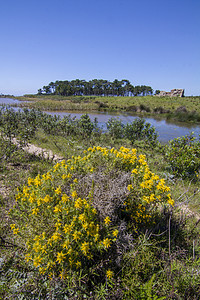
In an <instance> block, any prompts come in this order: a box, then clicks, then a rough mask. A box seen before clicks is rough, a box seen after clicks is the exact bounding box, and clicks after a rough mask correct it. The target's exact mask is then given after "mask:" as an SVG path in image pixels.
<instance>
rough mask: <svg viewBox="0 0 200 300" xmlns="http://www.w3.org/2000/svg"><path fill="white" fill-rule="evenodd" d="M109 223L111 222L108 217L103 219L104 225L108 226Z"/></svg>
mask: <svg viewBox="0 0 200 300" xmlns="http://www.w3.org/2000/svg"><path fill="white" fill-rule="evenodd" d="M110 222H111V220H110V218H109V217H106V218H105V219H104V223H105V224H106V225H109V224H110Z"/></svg>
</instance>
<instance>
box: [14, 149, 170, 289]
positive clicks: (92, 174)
mask: <svg viewBox="0 0 200 300" xmlns="http://www.w3.org/2000/svg"><path fill="white" fill-rule="evenodd" d="M173 204H174V201H173V200H172V198H171V194H170V188H169V187H168V186H166V185H165V181H164V180H163V179H160V178H159V176H157V175H155V174H154V173H152V172H151V171H150V169H149V167H148V164H147V162H146V158H145V156H144V155H139V156H138V157H137V151H136V149H127V148H124V147H121V148H120V150H116V149H114V148H112V149H108V148H101V147H93V148H88V150H87V151H85V155H84V156H83V157H80V156H79V157H72V158H71V159H69V160H68V161H67V162H65V161H62V162H60V163H57V164H56V165H55V166H54V167H53V169H52V170H51V171H49V172H47V173H46V174H44V175H42V176H41V175H38V176H37V177H36V178H34V179H32V178H29V179H28V185H27V186H24V187H22V188H21V190H20V191H19V192H18V194H17V196H16V203H15V206H14V207H13V209H12V210H11V212H10V213H11V216H12V218H13V220H14V223H13V224H11V229H12V232H13V234H14V235H15V237H16V239H17V240H18V242H19V243H20V244H23V245H24V248H25V252H26V260H27V261H29V262H30V263H31V264H32V265H33V266H34V267H35V268H37V269H38V270H39V272H40V273H41V274H48V276H49V277H50V278H55V277H56V278H57V277H60V278H62V279H64V278H68V279H69V278H72V276H75V274H77V278H78V276H80V274H82V276H86V275H87V279H85V281H84V288H86V287H87V288H88V289H90V288H91V284H92V283H91V282H93V283H94V284H96V282H97V281H96V279H95V278H98V276H101V282H102V280H103V279H102V278H105V279H106V278H107V280H108V281H109V280H111V279H112V278H113V277H114V276H115V275H114V274H115V272H116V270H117V269H118V268H119V267H120V263H121V257H122V255H123V253H124V251H126V250H127V249H130V248H131V244H132V242H133V235H134V232H135V233H137V232H139V231H144V230H146V228H147V227H149V226H152V224H153V222H154V221H155V218H154V217H155V216H156V212H157V210H158V208H159V212H160V211H161V207H170V206H172V205H173ZM91 280H92V281H91Z"/></svg>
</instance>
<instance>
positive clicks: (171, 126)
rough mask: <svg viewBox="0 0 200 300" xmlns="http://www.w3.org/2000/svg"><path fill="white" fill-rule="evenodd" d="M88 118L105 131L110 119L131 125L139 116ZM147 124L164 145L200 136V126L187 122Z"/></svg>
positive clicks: (92, 115) (151, 120)
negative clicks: (181, 137) (179, 139)
mask: <svg viewBox="0 0 200 300" xmlns="http://www.w3.org/2000/svg"><path fill="white" fill-rule="evenodd" d="M46 113H48V114H51V115H59V116H61V117H64V116H66V115H71V117H76V118H77V119H79V118H80V117H81V115H82V114H84V113H85V112H69V111H68V112H66V111H60V112H59V111H56V112H46ZM88 116H89V117H90V119H91V120H92V121H94V119H95V118H97V120H98V125H99V126H100V127H101V128H102V129H103V130H105V129H106V123H107V122H108V120H109V119H110V118H116V119H119V120H121V121H122V123H124V124H126V123H131V122H133V121H134V120H135V119H136V118H138V116H136V115H133V114H129V113H116V112H89V113H88ZM144 119H145V120H146V122H148V123H150V124H151V125H152V126H154V127H155V129H156V132H157V133H158V140H159V141H160V142H162V143H167V142H168V141H169V140H171V139H174V138H177V137H180V136H184V135H188V134H190V133H191V132H194V135H195V136H196V137H198V136H199V135H200V125H195V124H191V123H185V122H177V121H173V120H165V119H156V118H144Z"/></svg>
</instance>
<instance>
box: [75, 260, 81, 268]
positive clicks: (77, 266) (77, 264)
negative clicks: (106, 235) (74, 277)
mask: <svg viewBox="0 0 200 300" xmlns="http://www.w3.org/2000/svg"><path fill="white" fill-rule="evenodd" d="M80 267H81V262H80V261H77V262H76V268H77V269H78V268H80Z"/></svg>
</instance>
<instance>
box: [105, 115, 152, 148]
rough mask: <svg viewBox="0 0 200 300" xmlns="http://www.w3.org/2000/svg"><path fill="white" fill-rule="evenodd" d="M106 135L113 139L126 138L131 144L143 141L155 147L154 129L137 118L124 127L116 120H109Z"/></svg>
mask: <svg viewBox="0 0 200 300" xmlns="http://www.w3.org/2000/svg"><path fill="white" fill-rule="evenodd" d="M106 125H107V129H108V133H109V134H110V135H111V136H112V137H115V138H127V139H128V140H129V141H131V143H132V144H133V143H134V142H135V141H137V140H145V141H148V142H149V143H151V144H153V145H155V143H156V142H157V133H156V131H155V127H153V126H151V124H150V123H148V122H145V120H144V119H140V118H137V119H135V120H134V121H133V122H132V123H127V124H126V125H125V124H123V123H122V121H120V120H118V119H114V118H111V119H110V120H108V122H107V124H106Z"/></svg>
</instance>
